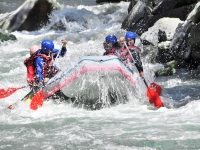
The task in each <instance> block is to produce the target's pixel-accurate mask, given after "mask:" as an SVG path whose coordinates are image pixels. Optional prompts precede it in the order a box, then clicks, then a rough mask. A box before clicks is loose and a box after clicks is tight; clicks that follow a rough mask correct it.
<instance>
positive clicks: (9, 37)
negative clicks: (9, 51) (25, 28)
mask: <svg viewBox="0 0 200 150" xmlns="http://www.w3.org/2000/svg"><path fill="white" fill-rule="evenodd" d="M0 40H1V41H2V42H4V41H9V40H13V41H15V40H17V38H16V36H14V35H13V34H3V33H1V32H0Z"/></svg>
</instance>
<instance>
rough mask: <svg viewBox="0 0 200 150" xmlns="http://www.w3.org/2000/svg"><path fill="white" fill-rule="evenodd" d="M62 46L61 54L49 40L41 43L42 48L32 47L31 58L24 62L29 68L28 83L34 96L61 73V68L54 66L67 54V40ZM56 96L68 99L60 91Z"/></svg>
mask: <svg viewBox="0 0 200 150" xmlns="http://www.w3.org/2000/svg"><path fill="white" fill-rule="evenodd" d="M62 44H63V45H62V49H61V50H60V52H59V50H57V49H54V43H53V42H52V41H51V40H49V39H45V40H43V41H42V42H41V48H40V47H39V46H38V45H33V46H31V48H30V57H29V58H27V59H26V60H25V61H24V64H25V66H26V68H27V82H28V84H29V86H30V88H31V91H32V92H33V94H35V93H36V92H38V91H39V90H40V89H41V88H42V87H44V86H45V84H46V83H47V82H48V81H49V79H50V78H52V77H53V76H54V75H55V74H56V73H57V72H58V71H59V68H58V67H56V66H55V65H54V61H55V59H57V58H58V57H60V56H61V57H64V56H65V54H66V52H67V49H66V45H67V41H66V40H65V39H63V40H62ZM57 55H59V56H57ZM55 95H56V96H58V97H59V98H63V99H68V97H67V96H66V95H64V94H63V93H62V92H61V91H60V90H59V91H57V92H56V93H55Z"/></svg>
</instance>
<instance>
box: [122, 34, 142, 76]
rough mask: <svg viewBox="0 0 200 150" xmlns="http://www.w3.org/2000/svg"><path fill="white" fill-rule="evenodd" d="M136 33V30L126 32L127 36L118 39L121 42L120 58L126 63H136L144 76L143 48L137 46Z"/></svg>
mask: <svg viewBox="0 0 200 150" xmlns="http://www.w3.org/2000/svg"><path fill="white" fill-rule="evenodd" d="M136 37H137V36H136V34H135V33H134V32H131V31H128V32H126V35H125V38H124V37H121V38H120V40H119V41H118V42H119V43H121V44H120V45H121V56H120V58H121V59H122V61H123V62H124V63H126V64H129V63H131V64H132V63H134V65H135V66H136V68H137V70H138V72H139V74H140V76H141V77H144V72H143V65H142V61H141V57H140V55H141V49H140V48H139V47H137V46H135V39H136Z"/></svg>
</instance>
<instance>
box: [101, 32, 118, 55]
mask: <svg viewBox="0 0 200 150" xmlns="http://www.w3.org/2000/svg"><path fill="white" fill-rule="evenodd" d="M103 47H104V49H105V52H104V53H103V56H111V55H114V56H118V57H120V53H121V50H120V45H119V43H118V41H117V37H116V36H115V35H108V36H106V37H105V41H104V42H103Z"/></svg>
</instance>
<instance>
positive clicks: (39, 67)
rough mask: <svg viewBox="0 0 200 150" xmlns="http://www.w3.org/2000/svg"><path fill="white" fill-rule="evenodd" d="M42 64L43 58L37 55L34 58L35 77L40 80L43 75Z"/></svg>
mask: <svg viewBox="0 0 200 150" xmlns="http://www.w3.org/2000/svg"><path fill="white" fill-rule="evenodd" d="M43 64H44V60H43V59H42V58H41V57H37V58H36V59H35V68H36V70H35V76H36V79H38V80H39V81H40V82H42V81H43V79H44V76H43Z"/></svg>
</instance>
